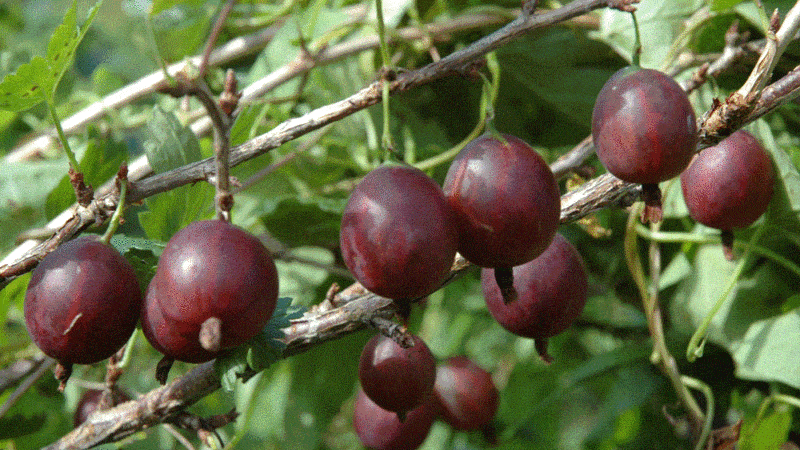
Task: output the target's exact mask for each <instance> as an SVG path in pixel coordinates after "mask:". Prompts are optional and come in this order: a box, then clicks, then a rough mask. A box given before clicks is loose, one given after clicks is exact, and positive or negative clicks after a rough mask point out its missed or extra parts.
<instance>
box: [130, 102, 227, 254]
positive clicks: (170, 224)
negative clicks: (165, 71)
mask: <svg viewBox="0 0 800 450" xmlns="http://www.w3.org/2000/svg"><path fill="white" fill-rule="evenodd" d="M148 129H149V131H150V138H149V139H148V140H147V141H146V142H145V143H144V148H145V153H146V155H147V160H148V162H149V163H150V166H151V167H152V168H153V170H154V171H155V172H156V173H162V172H166V171H169V170H172V169H175V168H178V167H181V166H184V165H186V164H189V163H192V162H195V161H198V160H200V159H201V158H202V153H201V150H200V143H199V141H198V140H197V137H196V136H195V135H194V133H192V131H191V130H190V129H189V128H188V127H184V126H182V125H181V124H180V122H178V119H177V118H176V117H175V115H174V114H172V113H168V112H166V111H164V110H163V109H162V108H161V107H160V106H156V107H155V108H154V109H153V117H152V120H150V122H149V123H148ZM213 199H214V188H213V187H212V186H211V185H209V184H206V183H198V184H196V185H187V186H181V187H179V188H177V189H173V190H171V191H168V192H163V193H161V194H158V195H156V196H153V197H150V198H148V199H147V200H145V204H146V205H147V211H142V212H141V213H139V220H140V222H141V224H142V228H143V229H144V231H145V234H147V237H148V238H150V239H152V240H154V241H160V242H166V241H168V240H169V238H170V237H172V235H173V234H175V233H176V232H177V231H178V230H180V229H182V228H183V227H185V226H186V225H189V224H190V223H192V222H194V221H196V220H200V219H202V218H207V217H211V215H212V214H213V208H211V205H212V203H211V202H212V201H213Z"/></svg>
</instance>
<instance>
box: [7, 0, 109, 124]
mask: <svg viewBox="0 0 800 450" xmlns="http://www.w3.org/2000/svg"><path fill="white" fill-rule="evenodd" d="M101 4H102V0H99V1H98V2H97V3H96V4H95V5H94V7H92V9H91V10H90V11H89V14H88V16H87V18H86V21H85V22H84V24H83V27H81V28H78V26H77V20H76V15H77V7H78V3H77V0H73V2H72V6H71V7H70V8H69V10H67V13H66V15H65V16H64V21H63V22H62V23H61V25H59V26H58V28H56V29H55V31H54V32H53V35H52V36H51V38H50V42H49V43H48V45H47V58H46V59H45V58H42V57H41V56H37V57H34V58H33V59H32V60H31V61H30V62H29V63H26V64H23V65H21V66H20V67H19V68H18V69H17V71H16V73H13V74H9V75H7V76H6V77H5V78H4V79H3V81H2V82H0V109H6V110H9V111H24V110H26V109H29V108H31V107H32V106H35V105H37V104H38V103H40V102H42V101H47V102H49V103H52V101H53V96H54V95H55V90H56V86H58V82H59V81H60V80H61V77H62V76H63V75H64V72H66V71H67V69H68V68H69V67H70V66H71V65H72V61H73V58H74V57H75V49H77V48H78V44H80V42H81V40H82V39H83V37H84V36H85V35H86V32H87V31H88V29H89V25H91V23H92V21H93V20H94V17H95V15H96V14H97V11H98V9H99V7H100V5H101Z"/></svg>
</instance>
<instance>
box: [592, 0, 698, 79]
mask: <svg viewBox="0 0 800 450" xmlns="http://www.w3.org/2000/svg"><path fill="white" fill-rule="evenodd" d="M703 3H704V2H703V1H702V0H673V1H668V2H642V3H641V4H638V5H636V19H637V20H638V22H639V31H640V34H641V38H642V54H641V65H642V67H648V68H654V69H658V68H660V67H661V66H662V64H664V62H665V60H666V58H667V55H668V54H669V53H670V51H671V49H672V45H673V43H674V42H675V39H676V38H677V37H678V34H679V33H680V32H681V31H683V29H684V26H685V21H686V20H687V19H688V18H689V17H691V15H692V14H694V13H695V12H696V11H697V10H698V9H700V8H701V7H702V6H703ZM601 17H602V18H601V21H600V30H599V31H598V32H596V33H593V34H592V36H593V37H595V38H597V39H600V40H602V41H603V42H606V43H607V44H608V45H610V46H611V47H612V48H613V49H614V50H615V51H616V52H617V53H619V55H620V56H622V57H623V58H625V59H626V60H628V61H630V58H631V54H632V52H633V45H634V32H633V22H632V19H631V15H630V13H627V12H621V11H619V10H615V9H613V8H606V9H604V10H603V13H602V16H601Z"/></svg>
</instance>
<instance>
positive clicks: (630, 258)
mask: <svg viewBox="0 0 800 450" xmlns="http://www.w3.org/2000/svg"><path fill="white" fill-rule="evenodd" d="M643 209H644V203H641V202H638V203H636V204H634V206H633V207H632V208H631V211H630V213H629V216H628V222H627V226H626V228H625V237H624V240H623V245H624V252H625V261H626V263H627V265H628V270H629V271H630V272H631V276H632V277H633V280H634V282H635V283H636V288H637V289H638V291H639V295H640V296H641V297H642V304H643V306H644V312H645V317H647V327H648V330H649V331H650V336H651V337H652V339H653V353H652V354H651V356H650V360H651V362H652V363H653V364H654V365H656V366H657V367H658V368H659V369H661V371H662V372H663V373H664V374H665V375H666V376H667V378H668V379H669V380H670V383H671V384H672V388H673V389H674V390H675V394H676V395H677V396H678V398H679V399H680V401H681V403H682V404H683V406H684V407H685V408H686V410H687V411H688V412H689V416H690V417H691V419H692V424H693V426H694V427H695V429H698V428H702V424H703V423H704V422H705V415H704V414H703V410H702V409H700V405H698V404H697V400H695V398H694V397H693V396H692V394H691V393H690V392H689V390H688V389H687V387H686V385H684V384H683V381H682V380H681V374H680V372H679V371H678V364H677V363H676V362H675V358H674V357H673V356H672V354H670V352H669V349H668V348H667V343H666V339H665V337H664V324H663V321H662V319H661V306H660V305H659V302H658V296H657V295H651V292H650V290H649V289H648V284H647V276H646V275H645V273H644V266H643V265H642V259H641V256H640V255H639V243H638V241H637V239H638V236H637V234H636V225H637V224H638V223H639V216H640V215H641V214H642V210H643ZM657 293H658V291H657V290H654V291H653V292H652V294H657Z"/></svg>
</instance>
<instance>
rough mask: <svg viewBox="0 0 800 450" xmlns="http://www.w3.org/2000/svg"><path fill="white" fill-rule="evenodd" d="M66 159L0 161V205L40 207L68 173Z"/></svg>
mask: <svg viewBox="0 0 800 450" xmlns="http://www.w3.org/2000/svg"><path fill="white" fill-rule="evenodd" d="M67 168H68V164H67V161H66V159H61V160H55V161H40V162H6V161H0V205H3V206H5V205H15V206H22V205H30V206H35V207H40V206H41V204H42V203H43V202H44V200H45V198H47V195H48V193H50V191H51V190H52V189H53V188H54V187H55V186H56V185H57V184H58V180H60V179H61V177H62V176H63V175H64V174H65V173H67Z"/></svg>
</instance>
